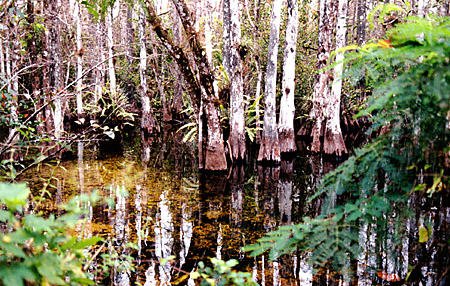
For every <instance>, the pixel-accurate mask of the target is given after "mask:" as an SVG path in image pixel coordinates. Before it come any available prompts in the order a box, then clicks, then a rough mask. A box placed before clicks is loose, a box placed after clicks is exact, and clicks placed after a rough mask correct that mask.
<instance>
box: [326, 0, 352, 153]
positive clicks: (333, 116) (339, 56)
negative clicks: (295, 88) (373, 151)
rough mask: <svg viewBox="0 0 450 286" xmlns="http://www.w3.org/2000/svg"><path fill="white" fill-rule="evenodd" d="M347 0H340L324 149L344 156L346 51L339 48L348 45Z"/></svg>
mask: <svg viewBox="0 0 450 286" xmlns="http://www.w3.org/2000/svg"><path fill="white" fill-rule="evenodd" d="M347 8H348V6H347V0H339V7H338V19H337V25H336V66H335V67H334V79H333V84H332V87H331V94H330V95H331V96H330V99H329V100H328V111H327V115H328V119H327V123H326V125H325V137H324V143H323V149H324V153H325V154H333V155H337V156H342V155H344V154H346V153H347V148H346V147H345V142H344V138H343V137H342V131H341V125H340V107H341V91H342V74H343V69H344V62H343V61H344V53H342V52H339V49H341V48H343V47H344V46H345V45H346V40H345V35H346V32H347Z"/></svg>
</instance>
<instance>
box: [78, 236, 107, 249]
mask: <svg viewBox="0 0 450 286" xmlns="http://www.w3.org/2000/svg"><path fill="white" fill-rule="evenodd" d="M101 240H102V239H101V238H100V237H98V236H93V237H90V238H86V239H83V240H81V241H78V242H77V243H75V244H73V245H72V249H85V248H86V247H89V246H92V245H95V244H97V242H99V241H101Z"/></svg>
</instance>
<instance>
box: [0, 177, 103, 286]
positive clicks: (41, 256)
mask: <svg viewBox="0 0 450 286" xmlns="http://www.w3.org/2000/svg"><path fill="white" fill-rule="evenodd" d="M29 193H30V191H29V189H28V188H27V187H26V185H25V184H5V183H1V184H0V205H2V204H3V205H4V206H5V207H6V209H3V210H1V211H0V224H1V225H2V226H4V227H5V228H4V229H6V230H7V231H5V232H2V233H0V281H1V282H2V284H3V285H18V286H20V285H94V284H95V283H94V282H93V281H92V280H91V279H89V277H88V276H87V274H86V273H85V272H84V271H83V264H84V263H85V262H86V261H87V256H86V251H85V250H86V249H87V248H89V247H91V246H93V245H95V244H96V243H97V242H98V241H99V240H100V238H98V237H91V238H88V239H82V240H79V239H77V238H76V237H73V236H71V235H70V234H69V231H70V229H74V228H75V227H76V226H77V225H80V223H82V220H81V219H80V216H81V215H82V214H83V212H82V211H81V209H80V208H79V205H80V204H81V203H82V202H85V201H95V196H93V197H87V196H81V197H77V198H75V199H73V200H72V201H71V202H69V203H68V204H67V205H66V206H65V213H64V214H63V215H61V216H59V217H55V216H54V215H50V216H49V217H47V218H44V217H43V216H41V215H39V214H29V213H26V212H25V211H24V207H25V205H26V203H27V197H28V195H29Z"/></svg>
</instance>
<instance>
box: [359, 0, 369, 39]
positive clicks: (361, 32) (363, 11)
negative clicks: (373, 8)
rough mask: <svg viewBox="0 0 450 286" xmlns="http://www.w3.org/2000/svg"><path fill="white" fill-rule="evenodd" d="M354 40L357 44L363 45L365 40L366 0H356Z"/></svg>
mask: <svg viewBox="0 0 450 286" xmlns="http://www.w3.org/2000/svg"><path fill="white" fill-rule="evenodd" d="M356 15H357V16H356V17H357V21H356V31H357V32H356V42H357V43H358V45H363V44H364V43H365V42H366V21H367V20H366V1H365V0H358V7H357V11H356Z"/></svg>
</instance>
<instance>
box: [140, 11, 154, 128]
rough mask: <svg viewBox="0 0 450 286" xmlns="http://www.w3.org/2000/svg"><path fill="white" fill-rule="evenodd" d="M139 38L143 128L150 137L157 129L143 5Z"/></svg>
mask: <svg viewBox="0 0 450 286" xmlns="http://www.w3.org/2000/svg"><path fill="white" fill-rule="evenodd" d="M138 5H139V7H138V14H139V15H138V19H139V20H138V37H139V79H140V82H141V85H140V89H139V93H140V95H141V104H142V120H141V128H142V129H143V131H144V135H146V136H148V135H151V134H153V130H154V127H155V119H154V118H153V112H152V107H151V104H150V97H149V95H148V85H147V75H146V72H147V47H146V36H145V22H146V19H145V11H144V7H142V6H141V5H142V4H140V3H139V4H138Z"/></svg>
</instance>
